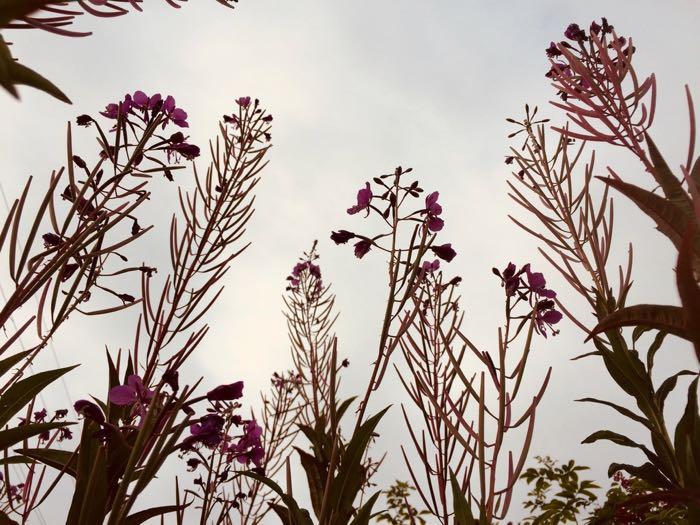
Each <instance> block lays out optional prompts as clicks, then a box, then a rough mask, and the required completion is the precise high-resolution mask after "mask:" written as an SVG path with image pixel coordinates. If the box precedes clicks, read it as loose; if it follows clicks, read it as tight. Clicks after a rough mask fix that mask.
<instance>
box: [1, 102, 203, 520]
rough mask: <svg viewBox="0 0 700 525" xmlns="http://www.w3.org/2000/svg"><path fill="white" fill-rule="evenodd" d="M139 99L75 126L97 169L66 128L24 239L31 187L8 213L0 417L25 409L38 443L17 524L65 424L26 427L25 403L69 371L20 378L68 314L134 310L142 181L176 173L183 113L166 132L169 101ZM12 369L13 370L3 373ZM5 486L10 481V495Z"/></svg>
mask: <svg viewBox="0 0 700 525" xmlns="http://www.w3.org/2000/svg"><path fill="white" fill-rule="evenodd" d="M143 97H145V94H143V93H142V92H140V91H137V92H136V93H135V94H134V95H133V99H134V100H136V102H135V103H134V105H128V104H127V105H124V104H121V105H114V106H113V108H112V110H111V116H110V117H109V118H110V119H111V120H112V121H114V126H113V127H112V130H111V131H109V130H105V129H104V128H103V127H102V126H101V125H100V123H99V122H98V121H97V120H95V119H93V118H92V117H89V116H87V115H82V116H80V117H79V118H78V119H77V123H78V125H79V126H85V127H92V128H93V129H95V130H96V136H97V144H98V151H97V152H96V154H95V155H94V156H95V157H96V158H97V160H96V161H94V163H92V164H91V165H90V166H89V165H88V162H89V161H86V160H84V159H83V157H81V156H78V155H77V154H75V152H74V151H73V141H72V129H71V127H70V126H69V127H68V138H67V160H68V164H67V169H66V168H61V169H60V170H57V171H54V172H53V173H52V175H51V178H50V180H49V187H48V189H47V190H46V193H45V194H44V196H43V198H42V200H41V201H40V202H41V203H40V205H39V207H38V209H37V210H36V212H35V213H34V214H33V216H30V220H31V221H32V222H31V228H30V229H29V232H28V233H26V234H25V233H22V232H24V230H23V228H21V225H22V224H24V223H26V221H27V216H28V211H27V209H28V204H27V196H28V193H29V189H30V188H31V180H30V182H29V183H28V184H27V185H26V186H25V190H24V192H23V194H22V196H21V197H20V198H19V199H17V200H16V201H15V202H14V203H13V205H12V206H11V208H10V213H9V216H8V218H7V219H6V221H5V226H4V228H3V231H4V234H3V235H2V238H1V239H0V244H1V247H2V249H5V250H6V251H7V253H8V258H9V268H10V270H9V273H10V278H11V280H12V282H13V284H14V289H13V290H12V292H11V293H10V295H9V296H8V298H7V300H6V302H5V304H4V305H3V307H2V309H0V320H1V321H2V326H3V329H5V330H6V331H7V332H8V333H9V334H11V335H10V336H9V337H8V340H7V341H6V342H5V343H4V344H3V345H2V348H1V349H0V353H2V354H4V353H5V352H9V351H10V350H12V349H13V348H16V347H17V346H18V345H21V346H22V351H21V352H18V353H14V355H12V356H10V357H6V356H4V361H3V363H6V364H7V365H8V366H5V365H4V366H2V374H3V378H2V384H3V386H2V387H1V388H0V393H1V395H2V403H3V406H5V407H8V406H15V407H16V409H20V408H21V407H22V405H21V404H19V403H22V402H23V403H27V402H29V405H28V407H27V410H26V414H27V415H26V417H25V420H24V423H23V424H22V432H23V433H25V435H26V436H27V437H29V436H31V435H38V436H39V437H38V442H37V446H36V447H35V448H34V449H31V448H29V443H28V442H27V441H25V442H24V448H23V449H22V450H23V453H24V454H25V455H26V457H27V458H30V459H31V460H30V461H29V463H27V464H26V465H27V469H28V470H27V473H26V479H25V480H24V482H23V496H22V500H23V503H24V507H23V508H22V509H21V510H20V509H14V510H16V511H17V513H18V514H19V515H20V516H21V517H22V519H23V520H26V519H28V517H29V515H30V514H31V512H32V510H33V509H34V508H36V507H37V506H38V505H39V504H40V503H41V502H42V501H43V500H44V499H45V497H46V496H47V495H48V493H49V492H50V491H51V490H52V489H53V487H54V486H55V484H56V482H55V481H54V482H52V483H51V484H50V486H49V488H48V489H47V490H45V491H44V493H43V494H42V493H41V491H42V485H43V484H44V481H45V480H47V476H46V468H47V467H46V465H43V466H39V465H40V462H36V461H34V460H36V459H37V457H40V456H41V455H42V454H43V453H42V452H41V451H42V450H44V449H45V450H47V451H48V450H50V445H51V443H52V442H54V441H55V437H56V436H58V441H59V442H60V441H63V440H64V439H69V438H70V436H71V431H70V429H69V428H68V427H67V426H66V425H68V423H63V422H60V423H59V422H57V421H59V420H64V419H65V415H62V416H61V417H60V418H58V417H55V418H53V419H51V420H46V418H45V417H42V418H39V419H37V417H36V414H35V417H34V418H32V417H31V416H32V411H33V410H34V409H33V406H34V402H33V401H32V399H31V398H32V397H33V396H34V395H36V394H37V393H38V392H39V391H40V390H41V389H42V388H44V387H46V386H47V385H48V384H49V383H51V382H53V381H55V380H56V379H58V378H59V377H61V376H62V375H63V374H65V373H66V372H68V371H69V370H70V369H71V368H72V367H69V368H64V369H59V370H50V371H45V372H41V373H39V374H35V375H33V376H30V377H25V376H26V372H27V371H28V370H30V367H31V364H32V362H33V360H34V359H35V358H36V356H37V355H38V353H39V352H40V351H41V350H42V349H43V348H45V346H46V345H47V344H48V342H49V341H50V339H51V338H52V337H53V335H54V334H55V333H56V332H57V331H58V329H59V328H60V326H61V325H62V324H63V323H64V322H65V321H66V320H67V319H68V317H69V316H70V315H71V314H73V313H74V312H79V313H83V314H87V315H91V316H95V315H108V314H110V313H113V312H117V311H119V310H122V309H125V308H129V307H131V306H133V305H135V304H137V303H138V301H139V300H138V299H137V298H136V297H134V296H133V295H131V293H128V292H131V290H128V291H123V286H124V284H123V283H122V282H121V281H120V280H119V279H118V278H119V277H121V278H123V277H124V276H127V275H130V274H134V273H136V274H139V273H143V272H150V271H153V269H152V268H149V267H147V266H145V265H140V266H133V265H129V264H125V263H127V262H128V261H127V259H126V257H124V256H123V255H122V253H121V252H122V250H123V249H124V248H125V247H126V246H128V245H129V244H131V243H133V242H135V241H138V239H139V238H140V237H141V236H142V235H144V234H146V233H147V232H148V231H149V230H150V227H142V226H141V225H140V223H139V220H138V217H137V211H138V209H139V208H140V206H142V205H143V204H144V203H145V202H146V201H147V200H148V199H149V198H150V197H151V191H150V188H149V185H150V179H151V178H152V177H153V176H154V175H160V174H165V175H166V176H168V174H170V173H172V172H174V171H175V170H177V169H179V168H181V167H182V166H180V165H179V157H175V156H173V155H171V152H170V149H171V147H172V145H173V139H172V137H173V136H177V135H179V137H180V138H179V139H178V143H181V144H185V140H184V136H183V135H182V133H181V132H177V133H176V134H175V135H171V136H170V137H169V136H168V135H162V133H163V131H164V130H165V129H166V128H170V129H169V131H173V130H172V128H173V127H183V126H186V114H184V112H183V114H184V119H181V120H180V122H179V125H173V124H172V123H171V119H170V117H169V110H170V113H172V112H173V111H175V110H176V109H177V108H175V105H174V99H172V97H167V98H166V99H165V100H166V101H167V103H166V104H157V105H156V104H154V105H153V106H152V107H150V108H146V107H145V106H144V105H143V104H140V102H141V103H142V102H143ZM158 97H160V96H158ZM146 98H147V97H146ZM125 100H132V95H127V96H126V97H125ZM154 100H155V99H154ZM170 106H172V107H170ZM180 111H181V110H180ZM127 115H129V116H128V118H127ZM129 119H130V122H128V123H127V120H129ZM188 147H189V148H190V150H189V151H190V154H191V155H192V156H196V155H197V154H198V148H196V146H193V145H188ZM91 156H92V155H91ZM86 158H88V157H86ZM42 232H44V233H42ZM111 283H115V284H111ZM115 286H117V287H118V288H117V289H115ZM120 288H121V289H120ZM97 292H99V293H97ZM32 299H33V300H35V301H36V302H37V311H36V314H35V315H32V316H29V318H28V319H27V321H26V322H23V324H21V325H20V326H19V327H17V325H15V321H14V317H16V316H18V315H22V316H24V315H26V310H27V309H28V308H29V302H30V300H32ZM115 299H116V301H115ZM115 302H116V304H115ZM32 324H35V326H36V334H37V341H36V342H32V343H31V344H30V345H28V346H27V345H26V342H27V339H28V336H29V335H30V331H29V330H28V328H29V327H30V326H31V325H32ZM20 337H22V340H21V341H20ZM13 365H19V366H18V367H17V368H16V370H15V371H14V372H12V373H9V371H10V369H11V368H12V366H13ZM15 403H17V404H16V405H15ZM16 409H15V410H16ZM41 412H42V411H38V412H36V413H37V414H41ZM61 413H62V411H61ZM12 415H14V412H13V411H8V410H4V411H3V413H2V416H1V418H2V424H3V425H4V424H5V423H7V422H8V421H9V419H10V418H11V417H12ZM33 429H36V432H35V431H34V430H33ZM11 430H12V429H11ZM50 436H53V437H50ZM9 444H10V445H11V442H10V443H9ZM47 453H51V452H47ZM22 468H23V467H17V469H20V470H21V469H22ZM59 478H60V476H59ZM5 479H6V480H10V476H9V472H6V473H5ZM11 484H12V482H11V481H9V482H8V486H12V485H11ZM6 495H7V496H9V494H8V493H6ZM15 500H16V498H15ZM8 502H9V503H11V501H8Z"/></svg>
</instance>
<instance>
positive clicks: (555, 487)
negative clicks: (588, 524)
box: [521, 456, 600, 525]
mask: <svg viewBox="0 0 700 525" xmlns="http://www.w3.org/2000/svg"><path fill="white" fill-rule="evenodd" d="M536 459H537V462H538V463H539V465H540V466H539V467H538V468H536V467H531V468H529V469H527V470H526V471H525V472H523V474H522V475H521V479H524V480H525V481H526V482H527V484H528V485H532V490H531V491H530V492H529V493H528V496H529V499H528V500H527V501H526V502H525V504H524V507H525V508H526V509H527V510H528V511H529V512H530V516H529V517H528V518H527V519H526V520H525V521H524V522H523V523H524V524H525V525H555V524H558V523H579V519H578V518H579V516H580V515H581V514H582V513H583V512H584V511H586V509H587V508H589V507H590V506H591V505H592V504H593V503H594V502H595V501H596V499H597V496H596V495H595V493H594V492H593V490H595V489H597V488H600V487H599V486H598V485H596V484H595V483H593V482H592V481H589V480H581V479H580V477H579V473H580V472H582V471H585V470H588V467H584V466H581V465H576V463H575V462H574V460H570V461H569V462H568V463H565V464H563V465H559V464H558V463H557V462H556V461H554V460H553V459H551V458H550V457H548V456H547V457H540V456H537V457H536Z"/></svg>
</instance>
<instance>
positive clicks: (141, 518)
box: [123, 503, 190, 525]
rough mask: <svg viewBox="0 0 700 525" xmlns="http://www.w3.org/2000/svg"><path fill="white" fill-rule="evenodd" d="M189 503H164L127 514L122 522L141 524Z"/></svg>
mask: <svg viewBox="0 0 700 525" xmlns="http://www.w3.org/2000/svg"><path fill="white" fill-rule="evenodd" d="M189 505H190V504H189V503H188V504H187V505H164V506H162V507H154V508H150V509H146V510H142V511H141V512H137V513H135V514H132V515H131V516H127V518H126V519H125V520H124V522H123V523H124V525H141V524H142V523H143V522H145V521H146V520H149V519H151V518H155V517H156V516H162V515H163V514H169V513H171V512H177V511H180V510H182V509H185V508H187V507H188V506H189Z"/></svg>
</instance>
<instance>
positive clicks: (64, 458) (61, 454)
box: [16, 448, 77, 477]
mask: <svg viewBox="0 0 700 525" xmlns="http://www.w3.org/2000/svg"><path fill="white" fill-rule="evenodd" d="M16 452H17V453H18V454H22V456H26V457H27V458H31V459H34V460H36V461H39V462H40V463H43V464H44V465H48V466H50V467H53V468H55V469H57V470H62V471H64V472H65V473H66V474H69V475H71V476H72V477H76V470H75V465H76V456H77V454H76V453H74V452H68V451H67V450H59V449H57V448H21V449H18V450H17V451H16Z"/></svg>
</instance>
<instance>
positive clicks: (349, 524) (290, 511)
mask: <svg viewBox="0 0 700 525" xmlns="http://www.w3.org/2000/svg"><path fill="white" fill-rule="evenodd" d="M348 406H349V403H348V402H343V403H340V404H339V405H338V407H339V409H340V410H336V411H334V413H335V414H339V415H341V416H342V413H344V412H345V410H347V407H348ZM387 410H389V407H387V408H385V409H384V410H382V411H380V412H379V413H378V414H375V415H374V416H372V417H370V418H368V419H367V421H365V422H364V423H363V424H362V425H360V426H358V427H357V428H356V429H355V431H354V432H353V434H352V436H351V437H350V439H349V440H348V441H347V442H344V441H343V439H342V437H341V435H340V432H339V429H338V426H337V421H336V424H335V425H333V424H329V423H327V422H326V421H325V419H323V418H320V419H319V420H318V421H316V424H315V425H314V428H311V427H309V426H306V425H300V426H299V428H300V430H301V431H302V433H303V434H304V435H305V436H306V438H307V439H308V440H309V442H310V445H311V449H310V451H309V452H307V451H304V450H302V449H300V448H296V450H297V452H298V453H299V456H300V459H301V465H302V467H303V468H304V471H305V473H306V477H307V481H308V487H309V495H310V498H311V504H312V507H313V510H314V514H315V515H316V517H317V518H318V522H319V523H323V524H324V525H366V524H367V523H369V520H370V518H371V517H372V516H373V514H372V509H373V507H374V504H375V502H376V500H377V498H378V497H379V493H376V494H373V495H372V496H370V497H369V499H368V500H367V501H366V502H365V503H364V505H362V506H360V507H359V508H358V507H356V504H355V502H356V501H357V499H358V496H360V494H361V493H362V491H363V489H364V488H365V487H366V486H367V481H368V475H369V467H368V465H367V464H366V463H365V461H364V458H365V455H366V453H367V450H368V448H369V446H370V443H371V442H372V439H373V437H374V436H375V433H374V431H375V429H376V427H377V425H378V424H379V421H380V420H381V419H382V417H383V416H384V414H385V413H386V411H387ZM245 475H247V476H249V477H252V478H254V479H258V480H259V481H261V482H262V483H264V484H265V485H267V486H268V487H270V488H271V489H272V490H273V491H274V492H275V493H277V495H278V496H279V497H280V498H281V500H282V503H283V504H284V505H281V504H274V505H272V509H273V511H274V512H275V513H276V514H277V516H278V517H279V518H280V520H281V521H282V523H283V524H285V525H307V524H309V523H312V521H311V517H310V514H309V512H308V511H307V510H305V509H303V508H301V507H299V505H298V503H297V502H296V501H295V500H294V498H293V497H292V496H290V495H288V494H286V493H285V492H284V491H282V489H281V488H280V487H279V485H277V484H276V483H274V482H273V481H272V480H270V479H268V478H264V477H262V476H258V475H256V474H249V473H246V474H245Z"/></svg>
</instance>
